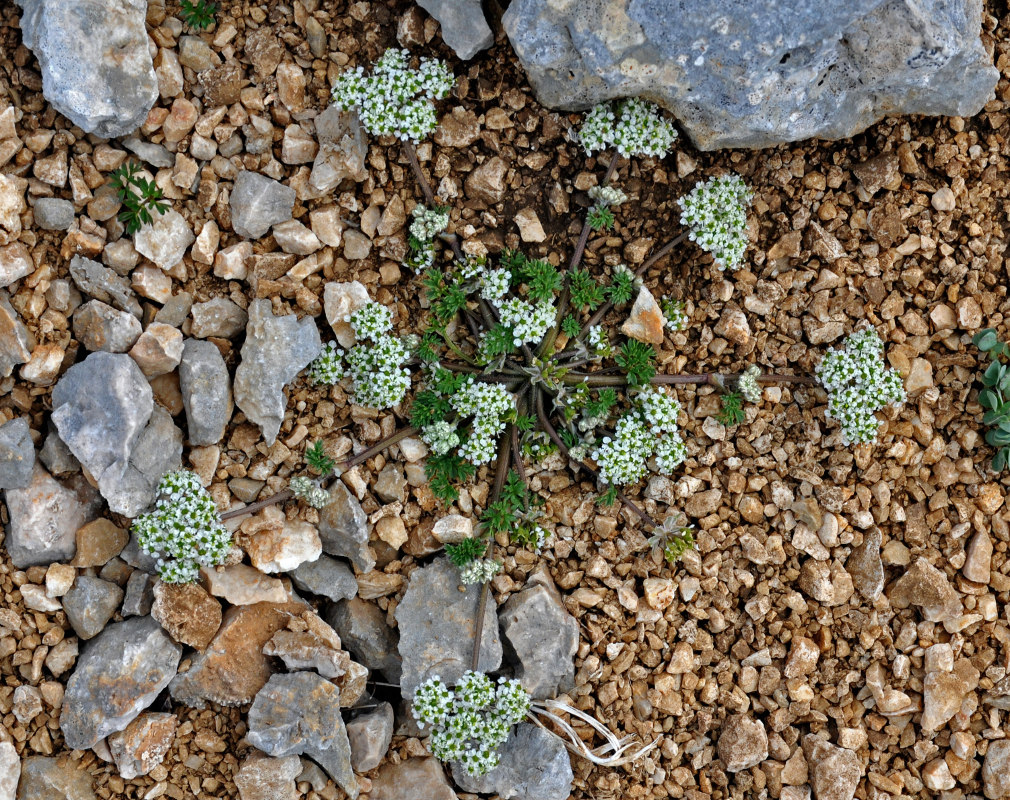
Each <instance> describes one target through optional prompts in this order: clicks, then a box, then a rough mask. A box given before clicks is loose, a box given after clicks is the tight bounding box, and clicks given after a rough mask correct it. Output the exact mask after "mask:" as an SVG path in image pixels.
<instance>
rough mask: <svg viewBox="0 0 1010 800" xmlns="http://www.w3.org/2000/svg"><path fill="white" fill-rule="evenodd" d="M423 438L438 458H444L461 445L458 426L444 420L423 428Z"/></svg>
mask: <svg viewBox="0 0 1010 800" xmlns="http://www.w3.org/2000/svg"><path fill="white" fill-rule="evenodd" d="M421 438H422V439H423V440H424V443H425V444H426V445H428V447H430V448H431V452H432V453H434V454H435V455H436V456H444V455H445V454H446V453H448V452H449V451H450V450H452V448H454V447H455V446H456V445H458V444H459V434H458V433H457V432H456V426H455V425H453V424H452V423H451V422H446V421H445V420H444V419H440V420H438V421H437V422H433V423H431V425H426V426H425V427H423V428H421Z"/></svg>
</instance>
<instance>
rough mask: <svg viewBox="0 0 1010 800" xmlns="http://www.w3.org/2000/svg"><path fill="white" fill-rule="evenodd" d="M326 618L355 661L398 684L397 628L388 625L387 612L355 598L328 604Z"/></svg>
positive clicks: (399, 659)
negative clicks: (384, 612)
mask: <svg viewBox="0 0 1010 800" xmlns="http://www.w3.org/2000/svg"><path fill="white" fill-rule="evenodd" d="M323 619H324V620H325V621H326V622H327V624H329V625H330V627H332V628H333V630H335V631H336V632H337V634H338V635H339V636H340V641H341V643H342V644H343V646H344V648H345V649H346V650H347V651H348V652H349V653H350V654H351V655H352V656H354V660H355V661H359V662H360V663H362V664H364V665H365V666H366V667H368V668H369V669H372V670H378V671H379V672H381V673H382V674H383V675H385V676H386V678H387V679H388V680H389V681H391V682H393V683H399V681H400V675H401V672H402V660H401V658H400V653H399V652H398V650H397V642H398V641H399V639H398V636H397V634H396V630H395V629H394V628H391V627H390V626H389V625H387V624H386V615H385V614H383V613H382V612H381V611H380V610H379V607H378V606H376V605H373V604H372V603H366V602H365V601H364V600H362V599H361V598H360V597H354V598H351V599H350V600H343V601H341V602H339V603H334V604H333V605H331V606H329V607H328V608H327V609H326V611H325V612H324V614H323Z"/></svg>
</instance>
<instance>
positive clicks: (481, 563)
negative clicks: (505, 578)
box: [459, 558, 501, 586]
mask: <svg viewBox="0 0 1010 800" xmlns="http://www.w3.org/2000/svg"><path fill="white" fill-rule="evenodd" d="M499 572H501V564H499V563H498V562H497V561H495V560H494V559H492V558H475V559H474V560H473V561H471V562H469V563H468V564H465V565H464V566H462V567H460V568H459V579H460V581H462V582H463V583H464V584H466V585H467V586H471V585H473V584H475V583H477V584H481V583H487V582H488V581H489V580H491V579H492V578H493V577H494V576H495V575H497V574H498V573H499Z"/></svg>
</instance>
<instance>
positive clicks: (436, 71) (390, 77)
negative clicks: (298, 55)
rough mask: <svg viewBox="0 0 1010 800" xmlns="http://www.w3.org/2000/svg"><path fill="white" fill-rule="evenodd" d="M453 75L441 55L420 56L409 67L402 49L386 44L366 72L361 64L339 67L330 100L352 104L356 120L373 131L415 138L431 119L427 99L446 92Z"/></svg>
mask: <svg viewBox="0 0 1010 800" xmlns="http://www.w3.org/2000/svg"><path fill="white" fill-rule="evenodd" d="M454 81H455V79H454V78H453V75H452V71H451V70H450V69H449V67H448V66H447V65H446V64H445V63H444V62H442V61H439V60H437V59H427V58H422V59H421V61H420V64H419V66H418V68H417V69H411V67H410V56H409V54H408V53H407V51H406V50H395V49H390V50H387V51H386V52H385V53H383V55H382V57H381V58H379V60H378V61H376V62H375V68H374V70H373V71H372V74H371V75H370V76H366V75H365V71H364V69H363V68H362V67H356V68H354V69H351V70H347V71H346V72H344V73H343V74H342V75H341V76H340V77H339V78H338V79H337V82H336V83H335V84H334V85H333V102H334V104H335V105H336V106H337V107H338V108H340V109H342V110H344V111H350V110H352V109H353V110H357V112H358V117H359V118H360V120H361V124H362V126H363V127H364V128H365V130H366V131H368V132H369V133H371V134H373V135H376V136H383V135H386V134H392V135H393V136H396V137H397V138H399V139H403V140H409V141H412V142H418V141H420V140H421V139H423V138H424V137H425V136H427V135H428V134H429V133H431V132H432V131H433V130H434V129H435V126H436V125H437V119H436V116H435V109H434V107H433V106H432V104H431V101H432V100H440V99H442V98H444V97H447V96H448V94H449V91H450V90H451V89H452V85H453V83H454Z"/></svg>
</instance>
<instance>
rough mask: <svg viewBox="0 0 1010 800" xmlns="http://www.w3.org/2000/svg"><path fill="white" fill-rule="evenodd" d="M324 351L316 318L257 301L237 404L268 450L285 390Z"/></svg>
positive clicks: (237, 388)
mask: <svg viewBox="0 0 1010 800" xmlns="http://www.w3.org/2000/svg"><path fill="white" fill-rule="evenodd" d="M233 202H234V198H233ZM322 347H323V343H322V340H321V339H320V338H319V330H318V329H317V328H316V323H315V321H314V320H312V319H311V318H306V319H303V320H301V321H299V319H298V317H296V316H294V315H293V314H289V315H288V316H285V317H275V316H274V314H273V310H272V308H271V304H270V301H269V300H254V301H253V302H252V303H251V304H250V305H249V324H248V325H247V326H246V339H245V342H244V343H243V345H242V362H241V363H240V364H239V365H238V367H237V369H236V370H235V384H234V389H235V404H236V405H237V406H238V407H239V408H241V409H242V411H243V412H244V413H245V415H246V417H248V418H249V420H250V421H251V422H254V423H255V424H257V425H259V426H260V430H262V431H263V440H264V441H265V442H266V443H267V444H268V445H272V444H273V443H274V440H276V439H277V432H278V431H279V430H280V428H281V422H282V421H283V420H284V411H285V409H286V408H287V398H286V397H285V396H284V387H285V386H286V385H287V384H288V383H290V382H291V380H292V379H293V378H294V377H295V376H296V375H297V374H298V373H299V372H301V371H302V370H303V369H305V367H307V366H308V365H309V362H310V361H312V359H314V358H315V357H316V356H317V355H318V354H319V351H320V350H321V349H322Z"/></svg>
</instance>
